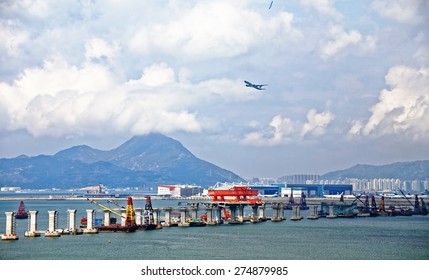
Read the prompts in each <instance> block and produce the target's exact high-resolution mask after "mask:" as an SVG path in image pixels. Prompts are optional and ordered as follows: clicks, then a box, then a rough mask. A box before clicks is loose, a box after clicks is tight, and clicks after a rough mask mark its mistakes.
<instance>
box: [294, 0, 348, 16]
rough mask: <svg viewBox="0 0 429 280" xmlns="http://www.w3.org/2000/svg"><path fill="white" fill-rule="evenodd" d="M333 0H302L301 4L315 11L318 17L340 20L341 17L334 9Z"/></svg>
mask: <svg viewBox="0 0 429 280" xmlns="http://www.w3.org/2000/svg"><path fill="white" fill-rule="evenodd" d="M334 2H335V1H334V0H303V1H302V4H303V5H305V6H308V7H311V8H313V9H315V10H316V11H317V12H318V13H319V14H320V15H323V16H329V17H332V18H334V19H338V20H339V19H341V18H342V15H341V14H340V13H339V12H338V11H337V9H336V8H335V7H334Z"/></svg>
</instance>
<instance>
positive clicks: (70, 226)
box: [67, 209, 77, 234]
mask: <svg viewBox="0 0 429 280" xmlns="http://www.w3.org/2000/svg"><path fill="white" fill-rule="evenodd" d="M67 216H68V217H67V218H68V219H67V231H68V233H69V234H76V233H77V228H76V209H69V210H67Z"/></svg>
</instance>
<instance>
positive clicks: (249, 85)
mask: <svg viewBox="0 0 429 280" xmlns="http://www.w3.org/2000/svg"><path fill="white" fill-rule="evenodd" d="M244 83H245V84H246V87H252V88H256V89H257V90H265V88H263V86H268V85H255V84H252V83H251V82H248V81H244Z"/></svg>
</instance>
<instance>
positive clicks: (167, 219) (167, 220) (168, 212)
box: [162, 207, 173, 227]
mask: <svg viewBox="0 0 429 280" xmlns="http://www.w3.org/2000/svg"><path fill="white" fill-rule="evenodd" d="M162 210H164V213H165V214H164V220H165V223H164V227H169V226H171V211H172V210H173V208H171V207H164V208H163V209H162Z"/></svg>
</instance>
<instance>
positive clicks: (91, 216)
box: [83, 209, 98, 234]
mask: <svg viewBox="0 0 429 280" xmlns="http://www.w3.org/2000/svg"><path fill="white" fill-rule="evenodd" d="M94 221H95V210H94V209H87V210H86V229H84V230H83V233H90V234H91V233H98V230H97V229H96V228H94Z"/></svg>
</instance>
